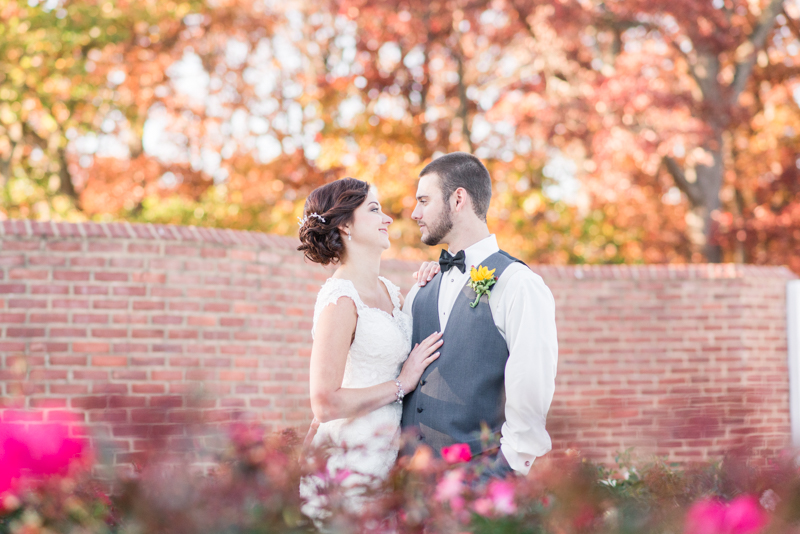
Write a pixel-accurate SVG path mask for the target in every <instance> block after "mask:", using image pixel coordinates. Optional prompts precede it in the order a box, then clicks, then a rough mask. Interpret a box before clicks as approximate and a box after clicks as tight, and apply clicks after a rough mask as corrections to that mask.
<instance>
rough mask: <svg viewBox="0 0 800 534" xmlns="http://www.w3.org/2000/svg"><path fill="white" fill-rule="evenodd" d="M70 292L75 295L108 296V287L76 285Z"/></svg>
mask: <svg viewBox="0 0 800 534" xmlns="http://www.w3.org/2000/svg"><path fill="white" fill-rule="evenodd" d="M72 292H73V293H74V294H76V295H108V287H106V286H83V285H76V286H73V287H72Z"/></svg>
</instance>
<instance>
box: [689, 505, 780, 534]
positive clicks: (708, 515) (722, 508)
mask: <svg viewBox="0 0 800 534" xmlns="http://www.w3.org/2000/svg"><path fill="white" fill-rule="evenodd" d="M768 522H769V517H768V515H767V513H766V512H765V511H764V510H763V509H762V508H761V506H760V505H759V503H758V500H757V499H756V498H755V497H752V496H750V495H742V496H739V497H737V498H735V499H734V500H733V501H731V502H730V503H728V504H726V503H724V502H722V501H719V500H715V499H703V500H701V501H698V502H696V503H694V504H693V505H692V507H691V508H690V509H689V512H688V514H686V528H685V529H684V534H756V533H758V532H761V531H762V530H763V529H764V527H766V526H767V523H768Z"/></svg>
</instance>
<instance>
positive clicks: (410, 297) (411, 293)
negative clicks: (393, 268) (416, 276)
mask: <svg viewBox="0 0 800 534" xmlns="http://www.w3.org/2000/svg"><path fill="white" fill-rule="evenodd" d="M418 291H419V286H418V285H417V284H416V283H414V285H413V286H411V289H409V290H408V294H407V295H406V298H405V300H404V301H403V313H406V314H408V315H409V316H411V315H412V313H411V307H412V306H413V305H414V297H415V296H417V292H418Z"/></svg>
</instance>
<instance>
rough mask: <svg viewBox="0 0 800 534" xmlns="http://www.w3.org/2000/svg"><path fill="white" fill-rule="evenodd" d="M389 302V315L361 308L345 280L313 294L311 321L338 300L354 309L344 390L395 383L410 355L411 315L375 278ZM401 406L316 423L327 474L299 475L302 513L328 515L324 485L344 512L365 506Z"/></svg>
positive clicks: (390, 448)
mask: <svg viewBox="0 0 800 534" xmlns="http://www.w3.org/2000/svg"><path fill="white" fill-rule="evenodd" d="M380 279H381V281H382V282H383V283H384V284H385V285H386V288H387V290H388V291H389V295H390V297H391V299H392V305H393V308H394V309H393V311H392V314H391V315H390V314H388V313H386V312H385V311H383V310H381V309H378V308H370V307H368V306H366V305H365V304H364V303H363V302H362V301H361V298H359V296H358V292H357V291H356V288H355V286H354V285H353V283H352V282H350V281H349V280H343V279H339V278H329V279H328V280H327V281H326V282H325V284H324V285H323V286H322V289H321V290H320V292H319V294H318V295H317V303H316V306H315V307H314V323H313V325H314V326H313V327H312V329H311V336H312V338H313V336H314V329H315V327H316V324H317V319H319V315H320V312H321V311H322V310H323V308H325V306H327V305H329V304H334V303H336V302H337V301H338V300H339V298H341V297H348V298H350V299H352V301H353V302H354V303H355V305H356V312H357V313H358V322H357V324H356V331H355V337H354V339H353V342H352V344H351V345H350V351H349V352H348V354H347V362H346V364H345V369H344V377H343V379H342V387H343V388H366V387H369V386H374V385H376V384H380V383H383V382H386V381H390V380H392V381H393V380H395V379H396V378H397V376H398V375H399V374H400V369H401V367H402V365H403V362H404V361H405V360H406V358H407V357H408V354H409V353H410V352H411V317H410V316H409V315H407V314H405V313H403V311H402V310H401V309H400V289H399V288H398V287H397V286H395V285H394V284H393V283H392V282H390V281H389V280H387V279H386V278H383V277H380ZM401 414H402V406H401V405H400V404H397V403H392V404H388V405H386V406H383V407H381V408H378V409H377V410H375V411H373V412H370V413H368V414H366V415H363V416H361V417H354V418H349V419H336V420H334V421H328V422H326V423H322V424H320V425H319V428H318V430H317V434H316V436H314V439H313V441H312V445H313V446H315V447H330V449H329V450H330V457H329V459H328V463H327V472H326V473H319V474H318V475H317V476H307V477H304V478H303V480H302V481H301V484H300V495H301V497H302V498H303V500H304V501H305V504H304V505H303V512H304V513H305V514H306V515H308V516H309V517H311V518H313V519H315V520H323V519H325V518H326V517H327V516H328V515H329V512H328V508H329V505H330V503H329V501H328V498H327V495H326V493H327V491H326V487H330V486H332V485H333V486H337V487H340V488H342V489H343V490H344V495H345V500H344V503H343V504H344V506H345V508H346V509H347V510H348V511H350V512H354V513H358V512H359V511H360V510H361V509H362V508H363V506H364V505H365V503H366V500H365V498H364V497H363V495H362V494H363V492H364V489H365V487H369V486H370V485H373V484H374V483H376V482H380V481H382V480H385V479H386V477H387V475H388V473H389V471H390V469H391V468H392V466H393V465H394V463H395V461H396V459H397V451H398V448H399V435H400V416H401Z"/></svg>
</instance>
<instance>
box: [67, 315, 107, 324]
mask: <svg viewBox="0 0 800 534" xmlns="http://www.w3.org/2000/svg"><path fill="white" fill-rule="evenodd" d="M72 322H73V323H74V324H108V315H107V314H99V313H73V314H72Z"/></svg>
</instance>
